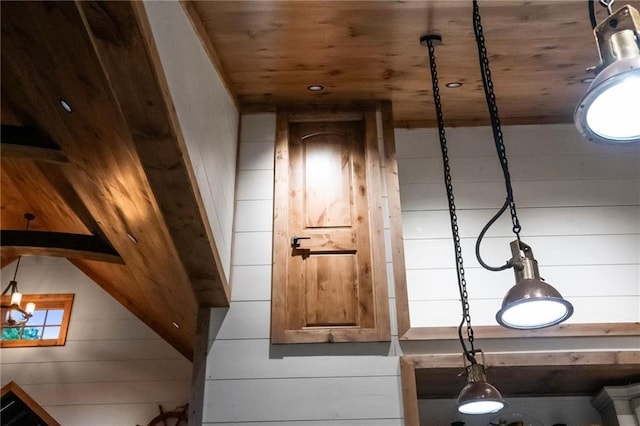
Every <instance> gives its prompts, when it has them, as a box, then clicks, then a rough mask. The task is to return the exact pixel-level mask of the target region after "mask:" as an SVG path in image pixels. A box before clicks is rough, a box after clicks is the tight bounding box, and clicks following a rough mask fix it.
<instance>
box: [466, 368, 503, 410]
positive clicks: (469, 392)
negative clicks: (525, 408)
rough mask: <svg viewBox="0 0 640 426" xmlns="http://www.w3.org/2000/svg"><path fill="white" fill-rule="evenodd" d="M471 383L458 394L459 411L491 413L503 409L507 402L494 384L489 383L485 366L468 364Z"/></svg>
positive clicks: (468, 377) (468, 376)
mask: <svg viewBox="0 0 640 426" xmlns="http://www.w3.org/2000/svg"><path fill="white" fill-rule="evenodd" d="M467 380H468V381H469V383H468V384H467V385H466V386H465V387H464V388H462V390H461V391H460V394H459V395H458V411H459V412H460V413H462V414H490V413H496V412H498V411H500V410H502V409H503V408H504V407H505V406H506V405H507V403H506V402H505V400H504V399H503V398H502V395H501V394H500V392H499V391H498V389H496V388H495V387H494V386H493V385H491V384H490V383H487V380H486V377H485V373H484V366H483V365H482V364H472V365H469V366H467Z"/></svg>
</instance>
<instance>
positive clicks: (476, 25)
mask: <svg viewBox="0 0 640 426" xmlns="http://www.w3.org/2000/svg"><path fill="white" fill-rule="evenodd" d="M473 30H474V34H475V37H476V43H477V45H478V59H479V61H480V71H481V74H482V86H483V89H484V94H485V99H486V101H487V107H488V109H489V117H490V119H491V128H492V130H493V140H494V144H495V147H496V152H497V154H498V159H499V160H500V166H501V167H502V174H503V176H504V182H505V188H506V191H507V197H506V200H505V202H504V205H503V206H502V208H501V209H500V210H499V211H498V213H497V214H496V215H495V216H494V217H493V218H492V219H491V220H490V221H489V223H487V225H486V226H485V228H484V229H483V230H482V231H481V232H480V236H479V237H478V240H477V242H476V257H477V258H478V261H479V262H480V264H481V265H482V266H483V267H485V268H486V269H489V270H493V271H500V270H503V269H507V268H509V267H510V266H511V265H510V264H509V262H507V264H505V265H503V266H500V267H497V268H496V267H491V266H488V265H487V264H486V263H484V262H483V261H482V259H481V257H480V242H481V241H482V237H483V236H484V234H485V232H486V231H487V230H488V228H489V227H490V226H491V225H492V224H493V223H494V222H495V221H496V220H497V219H498V217H500V216H501V215H502V213H504V211H505V210H506V208H507V207H508V208H509V211H510V213H511V225H512V231H513V233H514V234H515V235H516V239H517V240H518V242H519V241H520V231H521V230H522V227H521V226H520V220H519V219H518V213H517V211H516V203H515V200H514V198H513V188H512V186H511V175H510V173H509V164H508V162H507V153H506V149H505V146H504V137H503V134H502V128H501V126H500V116H499V114H498V105H497V102H496V95H495V93H494V91H493V80H492V79H491V69H490V68H489V55H488V54H487V48H486V46H485V39H484V33H483V30H482V21H481V18H480V8H479V7H478V1H477V0H473Z"/></svg>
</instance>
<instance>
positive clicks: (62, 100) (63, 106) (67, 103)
mask: <svg viewBox="0 0 640 426" xmlns="http://www.w3.org/2000/svg"><path fill="white" fill-rule="evenodd" d="M60 105H62V108H64V110H65V111H67V112H71V105H69V102H67V101H65V100H64V99H60Z"/></svg>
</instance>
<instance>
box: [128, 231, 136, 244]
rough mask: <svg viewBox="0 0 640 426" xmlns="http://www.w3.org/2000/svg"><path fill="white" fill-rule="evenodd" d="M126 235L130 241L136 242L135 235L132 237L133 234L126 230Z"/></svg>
mask: <svg viewBox="0 0 640 426" xmlns="http://www.w3.org/2000/svg"><path fill="white" fill-rule="evenodd" d="M127 237H129V239H130V240H131V241H133V242H134V243H136V244H138V239H137V238H136V237H134V236H133V235H131V234H130V233H128V232H127Z"/></svg>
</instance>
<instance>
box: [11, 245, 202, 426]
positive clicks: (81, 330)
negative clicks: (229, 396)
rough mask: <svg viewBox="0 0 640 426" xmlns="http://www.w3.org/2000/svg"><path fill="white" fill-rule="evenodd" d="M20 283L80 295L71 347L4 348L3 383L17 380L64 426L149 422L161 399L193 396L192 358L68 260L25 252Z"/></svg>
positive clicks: (176, 401) (169, 401) (170, 403)
mask: <svg viewBox="0 0 640 426" xmlns="http://www.w3.org/2000/svg"><path fill="white" fill-rule="evenodd" d="M14 270H15V262H14V263H12V264H10V265H7V266H6V267H5V268H3V269H2V282H3V283H4V282H8V280H9V278H11V275H12V274H13V271H14ZM18 282H19V283H20V288H21V290H22V291H23V292H25V293H34V294H37V293H74V294H75V299H74V302H73V309H72V313H71V321H70V324H69V330H68V334H67V343H66V345H65V346H55V347H44V348H5V349H0V360H1V363H2V365H1V369H0V371H1V376H0V377H1V382H2V385H5V384H6V383H8V382H10V381H12V380H13V381H14V382H16V383H17V384H18V385H19V386H20V387H21V388H22V389H24V390H25V391H26V392H27V393H28V394H29V395H30V396H31V397H33V398H34V399H35V400H36V401H37V402H38V403H39V404H40V405H41V406H42V407H43V408H44V409H45V410H46V411H47V412H48V413H49V414H51V416H53V418H55V419H56V420H57V421H58V422H60V423H61V424H63V425H65V426H87V425H105V426H116V425H127V426H131V425H135V424H147V423H148V422H149V420H151V419H152V418H153V417H154V416H156V415H157V414H158V413H159V412H158V404H162V406H163V407H164V408H165V409H173V408H175V407H177V406H179V405H183V404H185V403H187V402H188V401H189V391H190V385H191V368H192V366H191V362H189V361H188V360H187V359H185V358H184V357H183V356H182V355H181V354H180V353H179V352H177V351H176V350H175V349H173V348H172V347H171V346H170V345H169V344H168V343H167V342H165V341H164V340H163V339H161V338H160V337H159V336H158V335H156V334H155V333H154V332H153V331H152V330H151V329H150V328H148V327H147V326H146V325H145V324H143V323H142V322H141V321H140V320H138V319H137V318H136V317H134V316H133V314H131V313H130V312H129V311H128V310H127V309H125V308H124V307H123V306H122V305H120V304H119V303H118V302H117V301H116V300H115V299H113V298H112V297H111V296H109V295H108V294H107V293H106V292H105V291H104V290H102V289H101V288H100V287H99V286H98V285H97V284H95V283H94V282H93V281H91V280H90V279H89V278H88V277H86V276H85V275H84V274H83V273H82V272H80V271H79V270H78V269H77V268H75V267H74V266H73V265H72V264H71V263H69V262H68V261H67V260H66V259H62V258H48V257H23V258H22V262H21V263H20V270H19V273H18Z"/></svg>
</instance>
